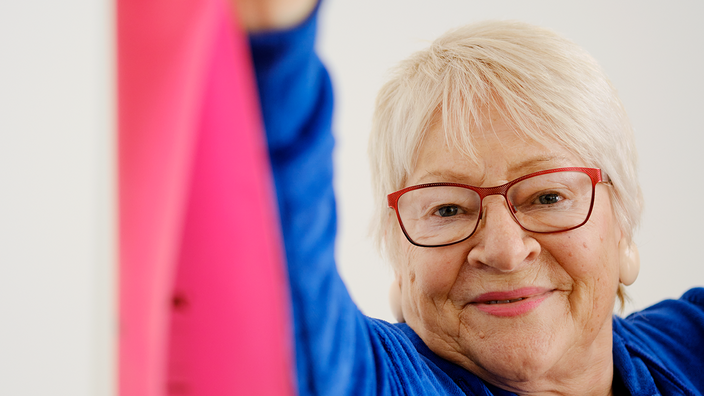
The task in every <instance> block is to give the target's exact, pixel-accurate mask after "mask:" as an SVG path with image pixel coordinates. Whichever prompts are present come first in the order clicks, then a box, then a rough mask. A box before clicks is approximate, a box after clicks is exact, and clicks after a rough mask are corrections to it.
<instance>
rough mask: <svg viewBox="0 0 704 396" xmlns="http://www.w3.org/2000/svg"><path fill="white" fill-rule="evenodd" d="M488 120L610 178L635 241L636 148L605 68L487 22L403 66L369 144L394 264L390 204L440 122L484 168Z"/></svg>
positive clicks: (380, 224) (450, 35)
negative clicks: (480, 128) (477, 129)
mask: <svg viewBox="0 0 704 396" xmlns="http://www.w3.org/2000/svg"><path fill="white" fill-rule="evenodd" d="M487 111H498V112H499V115H500V116H501V118H502V119H503V120H504V121H506V122H507V123H509V124H510V125H512V126H513V127H514V128H515V130H516V131H517V133H519V134H521V135H522V136H524V137H525V138H527V139H532V140H534V141H537V142H548V141H551V142H558V143H560V144H562V145H563V146H564V147H565V148H566V149H567V150H568V151H570V152H572V153H574V154H575V155H576V156H577V157H578V158H580V159H582V160H583V161H584V162H585V164H586V165H588V166H593V167H598V168H601V169H603V170H604V171H606V173H608V175H609V177H610V178H611V180H612V182H613V188H612V189H610V190H611V191H612V202H613V206H614V212H615V214H616V218H617V221H618V224H619V226H620V227H621V230H622V231H623V233H624V235H625V236H626V238H627V239H628V240H629V241H630V240H631V239H632V237H633V232H634V230H635V228H636V227H637V225H638V223H639V220H640V215H641V211H642V193H641V190H640V186H639V184H638V179H637V176H636V162H637V154H636V146H635V140H634V137H633V130H632V127H631V124H630V122H629V120H628V117H627V115H626V113H625V111H624V108H623V105H622V104H621V101H620V99H619V98H618V95H617V93H616V90H615V89H614V88H613V86H612V85H611V83H610V82H609V80H608V78H607V77H606V75H605V74H604V72H603V70H602V69H601V67H600V66H599V65H598V64H597V62H596V61H595V60H594V59H593V58H592V57H591V56H590V55H589V54H588V53H587V52H586V51H585V50H583V49H582V48H580V47H579V46H577V45H576V44H574V43H573V42H571V41H569V40H567V39H565V38H563V37H561V36H560V35H558V34H556V33H554V32H552V31H550V30H548V29H544V28H540V27H536V26H532V25H529V24H526V23H522V22H516V21H486V22H481V23H476V24H472V25H468V26H465V27H462V28H459V29H455V30H451V31H449V32H447V33H446V34H444V35H443V36H441V37H440V38H438V39H437V40H435V41H434V42H433V43H432V44H431V45H430V47H429V48H427V49H425V50H422V51H419V52H417V53H415V54H413V55H412V56H411V57H410V58H409V59H407V60H405V61H403V62H401V63H400V65H399V66H398V67H397V68H396V69H395V70H394V73H393V74H392V77H391V79H390V80H389V81H388V82H387V83H386V84H385V85H384V86H383V87H382V89H381V91H380V92H379V94H378V97H377V102H376V109H375V112H374V117H373V124H372V131H371V138H370V142H369V156H370V161H371V170H372V178H373V191H374V195H375V203H376V216H375V217H374V223H373V225H372V226H373V235H374V238H375V240H376V242H377V243H378V246H379V247H380V248H381V250H382V251H385V252H386V253H387V255H389V259H390V260H391V262H392V263H394V262H395V261H396V257H394V256H395V253H394V249H393V247H392V246H388V244H387V241H388V238H385V235H389V236H390V235H392V233H394V232H397V231H394V230H395V229H398V228H399V227H398V225H397V222H396V220H395V217H394V214H393V211H392V210H391V209H389V208H388V207H387V202H386V195H387V194H389V193H391V192H394V191H397V190H399V189H401V188H403V187H405V183H406V179H407V177H408V175H409V174H410V173H411V172H412V171H413V170H414V168H415V163H416V161H417V155H418V149H419V147H420V146H421V145H422V142H423V139H424V136H425V133H426V131H427V130H428V129H429V127H430V125H431V123H432V122H434V120H435V119H439V120H440V121H441V122H442V126H443V128H444V133H445V139H446V140H447V142H448V143H449V144H450V145H451V146H452V147H457V148H458V149H460V150H461V151H462V152H463V153H464V154H466V155H467V156H469V157H470V158H475V159H476V153H475V150H474V139H475V137H474V136H473V135H472V134H471V133H470V130H471V127H472V126H474V125H480V124H481V119H482V118H483V117H485V116H486V114H487ZM438 117H439V118H438ZM389 243H391V242H390V241H389ZM394 265H395V264H394Z"/></svg>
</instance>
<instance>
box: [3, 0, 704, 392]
mask: <svg viewBox="0 0 704 396" xmlns="http://www.w3.org/2000/svg"><path fill="white" fill-rule="evenodd" d="M112 7H113V5H112V4H111V3H110V2H109V1H107V0H64V1H60V2H57V1H49V0H40V1H26V2H22V1H2V2H0V395H13V396H14V395H20V396H24V395H32V396H34V395H37V396H40V395H60V396H63V395H66V396H96V395H110V394H112V393H113V392H114V389H115V387H114V381H115V378H114V376H115V360H114V359H115V345H114V340H115V329H114V327H115V318H114V314H115V300H116V298H115V295H114V293H115V290H116V287H115V282H116V277H115V274H116V267H115V260H114V257H115V245H114V238H115V232H114V227H115V214H114V208H115V198H114V193H115V191H114V183H115V178H114V171H115V167H114V113H113V110H112V109H113V108H114V99H113V98H114V92H113V84H112V78H113V72H114V71H113V59H112V56H113V55H112V54H113V51H114V48H113V47H112V43H113V37H112V34H113V33H112V29H113V15H112ZM702 15H704V3H702V2H700V1H689V2H686V1H673V2H667V3H665V2H654V1H619V2H614V1H605V0H598V1H589V2H581V3H579V4H575V2H564V1H518V0H504V1H496V2H489V1H481V2H479V1H469V0H454V1H450V0H423V1H421V0H393V1H391V0H329V1H327V2H326V4H324V6H323V8H322V14H321V21H320V23H321V26H320V32H321V37H320V42H319V44H320V45H319V47H320V51H321V54H322V56H323V57H324V59H325V60H326V62H327V64H328V65H329V67H330V72H331V74H332V76H333V80H334V83H335V86H336V100H337V108H336V119H335V130H336V135H337V139H338V146H337V186H336V188H337V191H338V201H339V209H340V241H339V249H338V257H339V263H340V267H341V272H342V274H343V276H344V277H345V279H346V280H347V281H348V284H349V286H350V290H351V292H352V294H353V297H354V298H355V300H356V301H357V302H358V303H359V305H360V306H361V307H362V309H363V310H364V311H365V312H366V313H368V314H369V315H371V316H375V317H381V318H386V319H390V314H389V311H388V303H387V297H386V294H387V290H388V286H389V283H390V279H391V276H390V271H389V269H388V266H387V265H386V264H385V263H383V262H382V261H381V260H380V259H379V258H378V256H377V255H376V253H375V252H374V249H373V247H372V244H371V242H370V241H369V239H368V238H367V229H368V228H367V225H368V222H369V217H370V215H371V213H372V210H371V193H370V190H369V174H368V168H367V159H366V140H367V135H368V131H369V125H370V115H371V112H372V104H373V101H374V96H375V94H376V90H377V89H378V88H379V87H380V86H381V84H382V82H383V81H384V76H385V73H386V71H387V70H388V69H389V68H390V67H391V66H392V65H393V64H395V63H396V62H398V61H399V60H401V59H403V58H405V57H406V56H408V55H409V54H410V53H411V52H413V51H414V50H417V49H420V48H422V47H424V46H426V45H427V43H429V42H430V41H432V40H433V39H434V38H435V37H437V36H438V35H440V34H442V33H443V32H444V31H445V30H447V29H448V28H451V27H455V26H459V25H462V24H465V23H469V22H471V21H475V20H481V19H486V18H494V19H496V18H499V19H519V20H523V21H527V22H532V23H535V24H539V25H543V26H546V27H550V28H552V29H554V30H557V31H558V32H561V33H562V34H564V35H565V36H567V37H569V38H571V39H572V40H574V41H576V42H577V43H578V44H580V45H582V46H584V47H585V48H587V50H589V51H590V52H591V53H592V55H594V57H595V58H596V59H597V60H599V61H600V62H601V64H602V65H603V66H604V68H605V69H606V71H607V73H608V74H609V76H610V77H611V79H612V81H613V82H614V84H615V85H616V87H617V88H618V89H619V91H620V93H621V98H622V100H623V102H624V104H625V106H626V108H627V110H628V111H629V114H630V116H631V119H632V121H633V124H634V126H635V129H636V133H637V141H638V146H639V150H640V158H641V167H640V169H641V175H640V179H641V182H642V185H643V190H644V193H645V197H646V211H645V216H644V219H643V224H642V227H641V231H640V232H639V233H638V235H637V241H638V243H639V246H640V251H641V257H642V270H641V276H640V278H639V280H638V281H636V283H635V285H633V286H632V287H630V288H629V291H630V294H631V296H632V297H633V300H634V304H633V305H632V306H629V311H630V310H632V309H634V308H641V307H643V306H646V305H649V304H651V303H653V302H655V301H658V300H661V299H663V298H667V297H677V296H679V295H681V294H682V292H684V291H685V290H686V289H688V288H689V287H691V286H695V285H703V284H704V264H703V263H702V260H701V257H700V256H701V251H702V249H703V248H704V241H703V239H704V238H702V237H703V236H704V233H703V232H702V228H701V227H702V224H704V212H703V211H702V210H701V209H700V208H701V206H702V203H701V200H702V197H704V186H702V184H701V182H702V176H701V172H702V171H704V153H703V152H702V149H701V147H702V143H704V139H702V137H701V133H702V130H703V128H702V115H703V113H704V111H702V108H704V99H702V95H703V94H704V76H703V75H702V73H703V71H704V54H703V50H702V48H704V24H702V23H701V16H702Z"/></svg>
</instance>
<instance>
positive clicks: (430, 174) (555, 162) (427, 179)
mask: <svg viewBox="0 0 704 396" xmlns="http://www.w3.org/2000/svg"><path fill="white" fill-rule="evenodd" d="M546 165H549V167H546ZM565 166H578V165H577V164H570V160H569V159H568V158H567V157H565V156H563V155H541V156H536V157H531V158H528V159H525V160H521V161H520V162H516V163H509V164H508V173H509V175H513V177H512V179H513V178H517V177H521V176H523V175H527V174H529V173H533V172H538V171H541V170H545V169H551V168H561V167H565ZM483 178H484V176H483V175H482V176H480V180H477V181H473V183H476V184H472V183H469V179H470V177H468V175H467V174H463V173H460V172H457V171H455V170H452V169H448V170H440V171H427V172H425V174H424V175H423V176H421V177H420V178H418V180H417V183H416V184H425V183H434V182H449V183H460V184H470V185H476V186H480V185H481V184H482V182H483Z"/></svg>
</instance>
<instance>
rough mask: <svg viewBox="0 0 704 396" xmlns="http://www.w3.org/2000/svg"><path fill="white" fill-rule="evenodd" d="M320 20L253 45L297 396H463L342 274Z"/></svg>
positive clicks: (257, 37)
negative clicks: (367, 307) (357, 296)
mask: <svg viewBox="0 0 704 396" xmlns="http://www.w3.org/2000/svg"><path fill="white" fill-rule="evenodd" d="M316 18H317V8H316V10H315V12H314V13H313V14H312V15H311V16H310V17H309V18H308V20H307V21H305V22H303V23H302V24H301V25H300V26H298V27H296V28H294V29H292V30H288V31H284V32H271V33H264V34H257V35H255V36H252V37H251V38H250V44H251V49H252V56H253V61H254V67H255V72H256V78H257V84H258V88H259V95H260V100H261V108H262V114H263V118H264V125H265V129H266V135H267V141H268V144H269V155H270V158H271V165H272V171H273V175H274V183H275V187H276V195H277V200H278V205H279V214H280V221H281V227H282V232H283V239H284V247H285V251H286V260H287V265H288V276H289V282H290V288H291V301H292V311H293V321H294V331H295V335H294V336H295V352H296V371H297V374H296V376H297V381H298V390H299V395H301V396H304V395H409V396H410V395H432V394H444V395H445V394H449V395H452V394H457V395H459V394H464V392H462V391H461V390H460V388H459V387H458V386H457V384H456V383H455V381H454V380H453V379H451V378H450V377H449V376H447V375H445V374H444V373H443V372H442V370H440V369H439V368H438V366H437V365H436V364H434V362H433V360H432V359H429V358H427V357H425V356H421V355H420V354H419V353H418V350H417V347H416V346H414V343H413V342H412V341H411V338H409V337H410V336H408V335H406V334H405V333H404V330H403V329H404V328H403V327H399V326H394V325H390V324H388V323H386V322H383V321H380V320H376V319H370V318H367V317H365V316H364V315H363V314H362V313H361V312H360V311H359V310H358V309H357V307H356V306H355V304H354V303H353V301H352V299H351V297H350V296H349V294H348V292H347V289H346V287H345V285H344V284H343V282H342V279H341V278H340V276H339V274H338V272H337V269H336V266H335V260H334V254H335V252H334V247H335V235H336V226H337V219H336V212H335V196H334V193H333V184H332V179H333V160H332V152H333V145H334V142H333V136H332V132H331V119H332V108H333V95H332V87H331V83H330V77H329V75H328V73H327V71H326V69H325V67H324V65H323V64H322V62H321V61H320V59H319V58H318V56H317V55H316V54H315V51H314V45H315V32H316ZM405 331H406V332H408V334H410V335H411V336H413V339H414V340H415V342H416V343H421V344H422V342H421V341H420V339H419V338H418V337H417V336H415V335H414V333H413V332H412V330H410V329H409V328H406V329H405ZM428 353H429V354H430V355H432V352H430V351H428ZM471 381H474V382H477V383H478V384H479V385H477V386H479V387H480V388H481V389H482V392H481V393H479V394H485V393H484V391H483V389H484V387H483V385H481V383H480V381H478V380H477V379H476V377H475V378H474V380H470V382H471ZM465 392H466V391H465ZM468 394H473V392H469V393H468Z"/></svg>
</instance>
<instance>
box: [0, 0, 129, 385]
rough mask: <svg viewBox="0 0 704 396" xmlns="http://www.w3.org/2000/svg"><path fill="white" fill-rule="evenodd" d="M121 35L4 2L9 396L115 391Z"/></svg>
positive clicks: (82, 3) (2, 127) (1, 120)
mask: <svg viewBox="0 0 704 396" xmlns="http://www.w3.org/2000/svg"><path fill="white" fill-rule="evenodd" d="M112 27H113V15H112V4H111V2H109V1H107V0H63V1H51V0H39V1H25V2H23V1H7V0H6V1H0V395H8V396H15V395H17V396H45V395H58V396H101V395H102V396H107V395H110V394H112V392H113V391H114V386H113V383H114V376H115V371H114V357H115V352H114V351H115V349H114V348H115V346H114V345H115V344H114V340H115V337H114V335H115V331H114V330H115V326H114V324H115V320H114V314H115V308H114V307H115V296H114V292H115V290H116V287H115V282H116V277H115V273H116V272H115V266H114V265H115V262H114V253H115V250H114V249H115V245H114V243H113V242H114V236H115V233H114V225H115V221H114V220H115V216H114V203H115V199H114V183H115V178H114V165H113V159H114V157H113V150H114V145H113V143H114V138H113V136H114V130H113V125H114V122H113V110H112V108H113V104H114V101H113V82H112V81H113V75H112V71H113V59H112V51H113V48H112Z"/></svg>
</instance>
